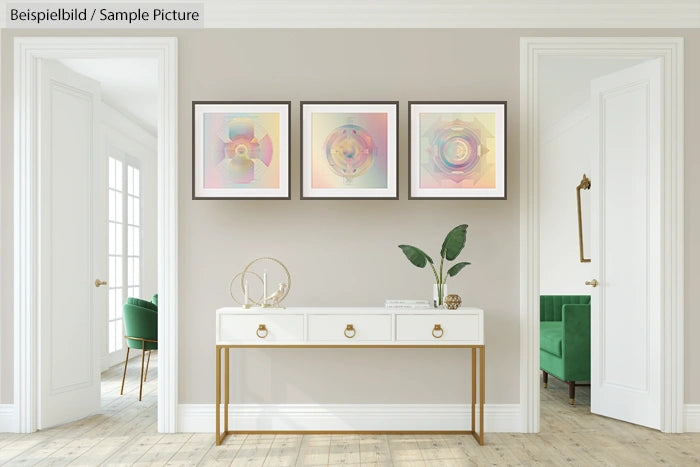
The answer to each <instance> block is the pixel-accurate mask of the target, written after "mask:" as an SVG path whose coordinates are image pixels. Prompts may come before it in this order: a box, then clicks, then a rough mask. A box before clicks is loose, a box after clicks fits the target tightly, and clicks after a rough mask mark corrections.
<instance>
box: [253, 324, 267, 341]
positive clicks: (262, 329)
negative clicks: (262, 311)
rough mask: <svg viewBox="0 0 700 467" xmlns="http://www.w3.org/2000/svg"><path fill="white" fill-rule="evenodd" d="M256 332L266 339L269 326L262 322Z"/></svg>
mask: <svg viewBox="0 0 700 467" xmlns="http://www.w3.org/2000/svg"><path fill="white" fill-rule="evenodd" d="M263 332H264V334H263ZM255 334H256V335H257V336H258V337H259V338H260V339H265V338H266V337H267V334H268V331H267V327H266V326H265V325H264V324H261V325H259V326H258V330H257V331H255Z"/></svg>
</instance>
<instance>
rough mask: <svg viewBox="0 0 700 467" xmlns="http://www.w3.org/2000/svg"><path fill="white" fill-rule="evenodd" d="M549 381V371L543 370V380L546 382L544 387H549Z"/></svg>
mask: <svg viewBox="0 0 700 467" xmlns="http://www.w3.org/2000/svg"><path fill="white" fill-rule="evenodd" d="M548 381H549V373H547V372H546V371H544V370H542V382H543V383H544V387H545V388H546V387H547V382H548Z"/></svg>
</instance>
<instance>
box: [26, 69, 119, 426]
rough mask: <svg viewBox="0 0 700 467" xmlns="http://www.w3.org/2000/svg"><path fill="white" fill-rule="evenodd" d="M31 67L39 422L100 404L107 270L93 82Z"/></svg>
mask: <svg viewBox="0 0 700 467" xmlns="http://www.w3.org/2000/svg"><path fill="white" fill-rule="evenodd" d="M38 71H39V79H40V86H39V90H40V91H39V95H38V99H39V102H38V103H39V109H40V116H39V130H38V131H39V132H40V133H39V135H40V143H39V148H38V151H39V154H40V158H41V170H40V181H39V182H40V187H41V196H40V200H39V208H40V211H39V212H40V225H39V231H40V237H41V238H40V239H39V244H40V248H41V251H40V254H39V258H40V265H39V267H40V271H41V274H40V284H39V290H40V291H41V292H40V293H41V298H40V303H39V309H40V316H39V333H38V335H39V358H40V363H39V372H38V373H39V374H38V377H39V398H38V414H39V417H38V420H37V422H38V428H39V429H42V428H47V427H50V426H53V425H58V424H61V423H66V422H69V421H71V420H76V419H79V418H82V417H85V416H87V415H89V414H91V413H93V412H95V411H96V410H98V409H99V408H100V371H99V370H100V368H99V356H100V350H101V345H102V339H103V338H104V337H103V332H102V328H101V323H102V322H103V318H101V317H102V316H104V314H105V308H106V305H107V288H106V287H105V286H101V287H96V282H95V280H96V279H100V280H104V278H105V277H106V274H107V267H106V259H107V255H106V251H107V236H106V231H107V228H106V214H105V211H106V189H105V186H106V171H105V170H104V162H103V160H102V159H103V157H104V155H103V154H100V151H99V148H100V145H99V144H98V134H97V131H98V112H99V105H100V87H99V84H98V83H97V82H96V81H94V80H91V79H88V78H86V77H84V76H82V75H78V74H76V73H74V72H72V71H70V70H68V69H67V68H65V67H64V66H62V65H60V64H59V63H57V62H53V61H48V60H40V61H39V63H38ZM102 218H104V219H102ZM95 219H100V221H99V222H94V220H95Z"/></svg>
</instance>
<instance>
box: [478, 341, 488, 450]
mask: <svg viewBox="0 0 700 467" xmlns="http://www.w3.org/2000/svg"><path fill="white" fill-rule="evenodd" d="M479 356H480V357H481V363H480V364H479V372H480V373H481V374H480V376H479V385H480V386H481V388H480V389H479V444H480V445H482V446H483V445H484V397H485V395H486V377H485V376H486V348H485V347H484V346H483V345H482V346H481V348H480V349H479Z"/></svg>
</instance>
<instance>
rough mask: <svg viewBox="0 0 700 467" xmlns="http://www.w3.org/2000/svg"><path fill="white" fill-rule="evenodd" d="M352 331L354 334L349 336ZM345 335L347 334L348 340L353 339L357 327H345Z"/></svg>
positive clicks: (349, 325)
mask: <svg viewBox="0 0 700 467" xmlns="http://www.w3.org/2000/svg"><path fill="white" fill-rule="evenodd" d="M351 331H352V334H348V333H349V332H351ZM343 334H345V337H347V338H348V339H352V338H353V337H355V326H353V325H352V324H348V325H347V326H346V327H345V331H343Z"/></svg>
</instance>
